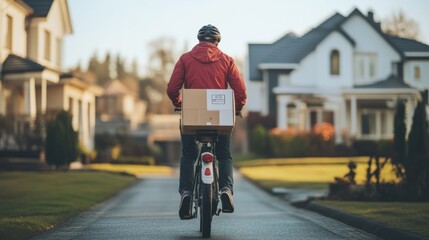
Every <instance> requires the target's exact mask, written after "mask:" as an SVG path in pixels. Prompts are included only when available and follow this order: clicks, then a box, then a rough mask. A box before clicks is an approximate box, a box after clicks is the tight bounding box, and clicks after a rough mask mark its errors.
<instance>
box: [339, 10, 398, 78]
mask: <svg viewBox="0 0 429 240" xmlns="http://www.w3.org/2000/svg"><path fill="white" fill-rule="evenodd" d="M342 29H343V30H344V31H345V32H346V33H347V34H348V35H350V36H351V37H352V38H353V39H354V40H355V42H356V46H355V54H357V53H370V54H375V55H376V56H377V57H376V58H377V60H376V62H377V65H376V69H377V70H376V76H375V78H374V81H376V80H381V79H386V78H387V77H388V76H389V75H390V74H391V73H392V63H393V62H400V61H401V56H400V55H399V53H398V52H397V51H396V50H395V49H394V48H393V47H392V46H391V45H390V44H389V43H388V42H387V41H386V40H385V39H384V38H383V37H381V36H380V34H379V33H378V32H377V31H376V30H375V29H374V28H373V27H372V26H371V25H370V24H369V23H368V22H367V21H366V20H364V19H363V18H362V17H359V16H358V15H354V16H352V17H350V18H349V19H348V20H347V21H346V22H345V23H344V24H343V25H342ZM374 81H369V82H357V79H356V76H355V77H354V83H355V84H356V83H357V84H368V83H371V82H374Z"/></svg>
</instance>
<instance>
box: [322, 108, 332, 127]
mask: <svg viewBox="0 0 429 240" xmlns="http://www.w3.org/2000/svg"><path fill="white" fill-rule="evenodd" d="M322 121H323V122H325V123H330V124H332V125H334V112H333V111H323V115H322Z"/></svg>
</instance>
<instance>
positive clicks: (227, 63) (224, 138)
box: [167, 24, 247, 219]
mask: <svg viewBox="0 0 429 240" xmlns="http://www.w3.org/2000/svg"><path fill="white" fill-rule="evenodd" d="M198 40H199V43H198V44H197V45H196V46H194V48H193V49H192V50H191V51H190V52H187V53H185V54H183V55H182V56H181V57H180V59H179V60H178V61H177V63H176V65H175V67H174V70H173V73H172V75H171V78H170V81H169V83H168V86H167V94H168V96H169V98H170V99H171V101H172V103H173V105H174V106H175V107H178V108H180V107H181V102H182V100H181V96H180V90H181V89H182V87H184V88H186V89H227V88H228V86H229V87H231V89H232V90H233V91H234V95H235V109H236V112H237V113H240V111H241V109H242V108H243V106H244V104H245V103H246V98H247V97H246V87H245V85H244V81H243V78H242V77H241V74H240V73H239V71H238V69H237V66H236V65H235V63H234V60H233V59H232V58H231V57H229V56H228V55H226V54H224V53H223V52H222V51H221V50H219V49H218V47H217V46H218V43H219V42H220V40H221V35H220V32H219V30H218V29H217V28H216V27H215V26H213V25H210V24H209V25H206V26H203V27H202V28H201V29H200V30H199V31H198ZM181 138H182V158H181V160H180V183H179V193H180V194H181V201H180V207H179V216H180V218H181V219H190V216H191V214H192V213H191V208H190V202H191V201H192V181H193V176H194V173H193V172H194V161H195V159H197V155H198V147H197V144H196V142H195V136H194V135H185V134H181ZM230 143H231V136H230V135H220V136H219V137H218V142H217V145H216V153H215V154H216V156H217V158H218V162H219V188H220V189H221V191H220V192H221V195H220V198H221V202H222V212H226V213H232V212H234V202H233V199H232V194H233V166H232V157H231V147H230Z"/></svg>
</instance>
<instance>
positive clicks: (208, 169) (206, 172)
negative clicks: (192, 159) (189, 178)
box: [204, 168, 212, 176]
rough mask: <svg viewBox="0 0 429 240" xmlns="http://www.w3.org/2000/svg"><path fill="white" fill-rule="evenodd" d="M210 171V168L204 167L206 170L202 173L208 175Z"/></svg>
mask: <svg viewBox="0 0 429 240" xmlns="http://www.w3.org/2000/svg"><path fill="white" fill-rule="evenodd" d="M211 174H212V173H211V172H210V168H206V170H205V171H204V175H206V176H210V175H211Z"/></svg>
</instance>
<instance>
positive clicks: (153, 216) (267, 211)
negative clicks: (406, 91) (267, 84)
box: [35, 174, 377, 240]
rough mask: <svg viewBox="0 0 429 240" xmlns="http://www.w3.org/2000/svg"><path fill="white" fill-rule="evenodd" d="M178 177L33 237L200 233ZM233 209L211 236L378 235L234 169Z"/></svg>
mask: <svg viewBox="0 0 429 240" xmlns="http://www.w3.org/2000/svg"><path fill="white" fill-rule="evenodd" d="M177 184H178V180H177V178H176V177H152V178H146V179H144V180H141V181H138V182H137V183H136V184H134V185H133V186H132V187H130V188H128V189H126V190H124V191H122V192H121V193H120V194H119V195H118V196H117V197H115V198H113V199H110V200H108V201H106V202H104V203H101V204H99V205H97V206H95V207H93V208H92V209H90V210H89V211H86V212H83V213H82V214H80V215H78V216H76V217H74V218H72V219H70V220H69V221H67V222H65V223H64V224H62V225H61V226H60V227H58V228H56V229H54V230H51V231H48V232H45V233H43V234H41V235H39V236H36V238H35V239H91V240H93V239H103V240H106V239H198V238H200V237H201V235H200V232H199V231H198V230H199V220H187V221H181V220H180V219H179V216H178V214H177V210H178V209H177V208H178V205H179V202H178V201H179V195H178V193H177ZM234 197H235V204H236V211H235V213H233V214H221V215H220V216H219V217H214V219H213V225H212V239H246V240H248V239H300V240H301V239H360V240H364V239H377V238H376V237H374V236H373V235H370V234H367V233H365V232H362V231H360V230H357V229H355V228H352V227H350V226H348V225H345V224H342V223H340V222H337V221H335V220H332V219H329V218H326V217H323V216H321V215H318V214H316V213H313V212H308V211H305V210H302V209H296V208H294V207H292V206H290V205H289V204H287V203H286V202H284V201H283V200H280V199H278V198H276V197H273V196H270V195H268V194H267V193H265V192H263V191H261V190H259V189H257V188H256V187H255V186H253V185H252V184H251V183H249V182H247V181H245V180H244V179H243V178H240V177H239V176H237V174H236V184H235V196H234Z"/></svg>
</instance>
